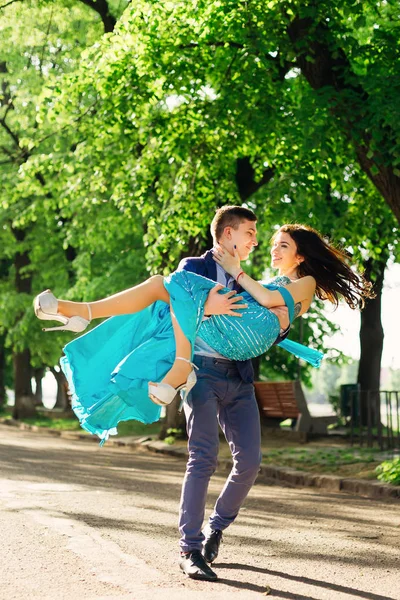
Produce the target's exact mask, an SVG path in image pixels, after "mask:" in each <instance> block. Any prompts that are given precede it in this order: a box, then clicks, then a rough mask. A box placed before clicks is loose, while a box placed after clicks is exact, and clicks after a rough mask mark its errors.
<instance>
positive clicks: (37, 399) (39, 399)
mask: <svg viewBox="0 0 400 600" xmlns="http://www.w3.org/2000/svg"><path fill="white" fill-rule="evenodd" d="M44 373H45V368H44V367H39V368H38V369H34V370H33V376H34V378H35V384H36V389H35V395H34V404H35V406H41V405H42V404H43V388H42V379H43V377H44Z"/></svg>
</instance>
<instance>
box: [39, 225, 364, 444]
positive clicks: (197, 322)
mask: <svg viewBox="0 0 400 600" xmlns="http://www.w3.org/2000/svg"><path fill="white" fill-rule="evenodd" d="M271 257H272V266H273V267H275V268H277V269H278V272H279V275H278V277H276V278H275V279H274V280H273V282H272V283H270V284H267V285H263V284H261V283H258V282H257V281H254V280H253V279H252V278H251V277H250V276H248V275H247V274H246V273H245V272H244V271H242V270H241V267H240V260H239V257H238V256H236V255H235V256H232V255H230V254H229V253H228V252H227V251H225V250H224V248H222V247H221V246H217V247H216V248H215V249H214V259H215V260H216V262H217V263H218V264H220V265H221V266H222V267H223V268H224V269H225V270H226V271H227V272H228V273H229V274H230V275H232V276H233V277H234V278H235V279H236V281H237V282H238V283H240V285H241V286H242V287H243V289H244V290H246V292H245V293H244V294H243V297H244V299H245V302H246V303H247V305H241V307H240V308H242V309H243V310H242V318H241V319H238V318H237V317H236V318H235V317H234V316H233V314H227V315H213V316H211V317H210V318H209V319H207V320H204V319H203V316H204V305H205V302H206V300H207V297H208V294H209V292H210V290H211V289H212V288H213V287H215V282H213V281H211V280H209V279H206V278H204V277H201V276H199V275H195V274H194V273H190V272H187V271H180V272H175V273H173V274H172V275H170V276H169V277H166V278H163V277H161V276H155V277H151V278H150V279H148V280H147V281H145V282H144V283H142V284H140V285H138V286H136V287H134V288H131V289H129V290H126V291H124V292H120V293H119V294H116V295H114V296H111V297H109V298H105V299H103V300H99V301H97V302H90V303H79V302H78V303H77V302H68V301H63V300H57V299H56V298H55V297H54V296H53V294H51V292H49V291H46V292H43V293H42V294H40V295H39V296H38V297H37V298H36V299H35V312H36V315H37V316H38V317H39V318H41V319H56V320H59V321H61V322H63V323H64V326H63V327H60V328H50V330H52V329H70V330H73V331H82V330H83V329H84V328H85V327H86V326H87V324H88V323H89V322H90V320H91V319H92V318H101V317H108V316H114V318H113V319H108V320H107V321H105V322H104V323H102V324H101V325H99V326H98V327H96V328H95V329H93V330H91V331H90V332H89V333H87V334H86V335H84V336H81V337H80V338H78V339H76V340H74V341H72V342H70V343H69V344H67V346H66V347H65V348H64V351H65V354H66V356H65V357H64V358H63V359H62V367H63V370H64V372H65V374H66V376H67V379H68V382H69V385H70V388H71V392H72V395H73V406H72V407H73V409H74V411H75V413H76V414H77V416H78V417H79V419H80V421H81V425H82V426H83V427H84V428H85V429H87V430H88V431H90V432H91V433H96V434H97V435H99V437H100V438H101V439H102V442H104V441H105V440H106V439H107V437H108V435H109V434H113V433H116V430H115V427H116V425H117V424H118V422H120V421H124V420H128V419H137V420H140V421H142V422H144V423H151V422H154V421H156V420H157V419H158V418H159V416H160V408H159V407H158V406H157V405H166V404H169V403H170V402H171V401H172V400H173V398H174V397H175V395H176V392H177V391H178V390H182V391H183V392H184V396H183V398H184V399H185V398H186V396H187V394H188V393H189V391H190V389H191V388H192V387H193V386H194V385H195V383H196V375H195V372H194V369H193V365H192V363H191V359H192V353H193V344H194V340H195V337H196V336H200V337H201V338H202V339H203V340H204V341H205V342H206V343H207V344H209V345H210V346H211V347H212V348H214V349H215V350H216V351H217V352H219V353H220V354H223V355H224V356H226V357H227V358H229V359H232V360H246V359H248V358H252V357H255V356H258V355H260V354H263V353H264V352H266V351H267V350H268V348H270V346H271V345H272V344H273V343H274V341H275V340H276V338H277V336H278V334H279V321H278V318H277V317H276V315H275V314H273V312H271V310H269V309H271V308H273V307H276V306H280V305H282V304H283V303H285V304H286V305H287V307H288V310H289V320H290V321H292V320H293V319H294V318H295V317H296V316H299V315H301V314H304V313H305V312H306V311H307V310H308V308H309V306H310V304H311V302H312V299H313V296H314V294H316V296H317V297H318V298H320V299H323V300H330V301H331V302H333V303H334V304H336V305H337V304H338V298H339V296H343V297H344V299H345V301H346V302H347V304H349V305H350V306H351V308H356V307H357V306H362V305H363V298H364V297H370V296H371V286H370V284H369V283H367V282H366V281H365V280H364V279H363V278H362V277H361V276H360V275H358V274H356V273H355V272H354V271H352V270H351V269H350V267H349V266H348V265H347V264H346V258H345V255H344V254H343V253H342V252H340V251H339V250H337V249H335V248H333V247H332V246H330V245H329V244H327V243H326V242H325V241H324V240H323V239H322V237H321V235H320V234H319V233H318V232H316V231H315V230H313V229H312V228H310V227H307V226H304V225H284V226H283V227H281V228H280V229H279V230H278V232H277V233H276V234H275V235H274V237H273V243H272V248H271ZM221 291H222V292H223V291H227V290H226V289H225V290H224V289H222V290H221ZM237 308H238V307H237ZM138 311H140V312H138ZM132 313H135V314H132ZM115 315H121V316H115ZM48 330H49V329H47V331H48ZM280 345H281V346H283V347H284V348H286V349H288V350H289V351H291V352H293V353H295V354H296V355H297V356H300V357H302V358H305V359H306V360H309V361H310V362H314V364H316V365H317V364H319V361H320V359H321V356H322V355H321V354H320V353H316V351H313V350H311V349H308V348H306V347H304V346H301V345H300V344H295V343H294V342H290V341H288V340H284V341H283V342H281V344H280ZM171 365H172V368H171ZM152 380H156V381H158V382H159V383H152ZM148 396H149V397H150V398H151V400H152V401H149V398H148Z"/></svg>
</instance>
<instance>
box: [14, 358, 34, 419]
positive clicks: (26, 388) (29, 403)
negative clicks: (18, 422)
mask: <svg viewBox="0 0 400 600" xmlns="http://www.w3.org/2000/svg"><path fill="white" fill-rule="evenodd" d="M30 359H31V354H30V352H29V350H28V348H25V350H22V352H17V353H15V354H14V357H13V362H14V382H15V383H14V390H15V405H14V410H13V418H14V419H24V418H26V417H34V416H35V414H36V409H35V406H34V403H33V392H32V382H31V375H32V368H31V360H30Z"/></svg>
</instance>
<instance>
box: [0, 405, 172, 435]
mask: <svg viewBox="0 0 400 600" xmlns="http://www.w3.org/2000/svg"><path fill="white" fill-rule="evenodd" d="M0 417H2V418H4V419H11V415H10V413H9V412H8V411H1V412H0ZM22 422H23V423H27V424H28V425H36V426H37V427H45V428H47V429H57V430H58V431H79V432H81V433H87V435H90V434H89V433H88V432H86V431H85V430H84V429H82V427H81V426H80V425H79V421H78V419H76V418H75V417H71V418H59V417H50V416H47V415H44V414H40V413H39V414H38V415H37V416H36V417H33V418H30V419H28V418H27V419H23V420H22ZM160 428H161V423H159V422H158V423H152V424H150V425H145V424H144V423H140V422H139V421H124V422H123V423H120V424H119V425H118V436H117V437H125V436H145V435H158V432H159V431H160Z"/></svg>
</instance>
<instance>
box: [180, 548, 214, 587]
mask: <svg viewBox="0 0 400 600" xmlns="http://www.w3.org/2000/svg"><path fill="white" fill-rule="evenodd" d="M179 566H180V568H181V569H182V571H183V572H184V573H185V574H186V575H187V576H188V577H190V578H191V579H202V580H203V581H216V580H217V579H218V577H217V574H216V573H214V571H213V570H212V569H210V567H209V566H208V564H207V563H206V561H205V560H204V557H203V555H202V554H201V552H200V550H192V551H191V552H187V553H185V554H182V555H181V557H180V560H179Z"/></svg>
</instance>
